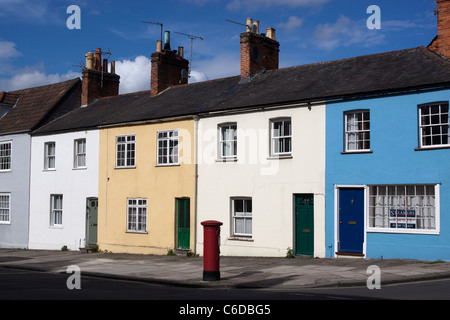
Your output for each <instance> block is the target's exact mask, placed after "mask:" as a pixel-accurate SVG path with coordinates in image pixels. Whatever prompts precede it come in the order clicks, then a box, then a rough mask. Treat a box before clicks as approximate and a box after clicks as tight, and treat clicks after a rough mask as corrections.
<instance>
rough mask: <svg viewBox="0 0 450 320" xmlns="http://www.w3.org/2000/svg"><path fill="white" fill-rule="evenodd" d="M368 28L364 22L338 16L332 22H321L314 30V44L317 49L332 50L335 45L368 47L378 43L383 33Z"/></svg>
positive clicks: (381, 39)
mask: <svg viewBox="0 0 450 320" xmlns="http://www.w3.org/2000/svg"><path fill="white" fill-rule="evenodd" d="M373 31H374V30H369V29H368V28H367V26H366V23H365V21H364V23H362V22H355V21H352V20H350V19H349V18H347V17H346V16H340V17H339V18H338V20H337V21H336V23H334V24H329V23H326V24H321V25H318V26H317V27H316V30H315V32H314V40H313V41H314V44H315V45H316V46H317V47H318V48H319V49H325V50H333V49H335V48H337V47H348V46H350V45H361V46H364V47H369V46H372V45H376V44H380V43H381V42H382V41H383V40H384V38H385V35H384V34H383V33H381V32H373Z"/></svg>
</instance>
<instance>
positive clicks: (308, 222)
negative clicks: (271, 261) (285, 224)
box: [294, 194, 314, 255]
mask: <svg viewBox="0 0 450 320" xmlns="http://www.w3.org/2000/svg"><path fill="white" fill-rule="evenodd" d="M294 211H295V217H294V220H295V254H296V255H314V195H313V194H300V195H295V196H294Z"/></svg>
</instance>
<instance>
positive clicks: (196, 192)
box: [194, 116, 199, 254]
mask: <svg viewBox="0 0 450 320" xmlns="http://www.w3.org/2000/svg"><path fill="white" fill-rule="evenodd" d="M198 120H199V117H198V116H194V131H195V132H194V135H195V138H194V148H195V151H194V162H195V194H194V198H195V199H194V201H195V204H194V223H195V228H194V253H195V254H197V229H198V226H197V201H198Z"/></svg>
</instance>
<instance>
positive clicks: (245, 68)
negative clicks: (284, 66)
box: [241, 32, 280, 78]
mask: <svg viewBox="0 0 450 320" xmlns="http://www.w3.org/2000/svg"><path fill="white" fill-rule="evenodd" d="M279 47H280V44H279V43H278V42H277V41H276V40H272V39H270V38H268V37H266V36H265V35H260V34H256V33H253V32H246V33H242V34H241V77H242V78H249V77H252V76H254V75H255V74H256V73H258V72H259V71H261V70H262V69H266V70H273V69H278V64H279V52H280V49H279Z"/></svg>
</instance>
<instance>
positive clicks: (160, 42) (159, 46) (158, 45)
mask: <svg viewBox="0 0 450 320" xmlns="http://www.w3.org/2000/svg"><path fill="white" fill-rule="evenodd" d="M156 52H162V40H158V41H156Z"/></svg>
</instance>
